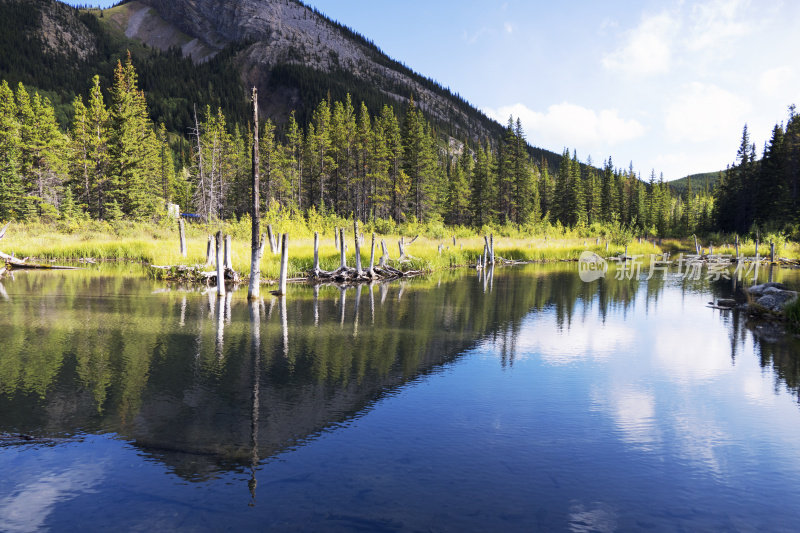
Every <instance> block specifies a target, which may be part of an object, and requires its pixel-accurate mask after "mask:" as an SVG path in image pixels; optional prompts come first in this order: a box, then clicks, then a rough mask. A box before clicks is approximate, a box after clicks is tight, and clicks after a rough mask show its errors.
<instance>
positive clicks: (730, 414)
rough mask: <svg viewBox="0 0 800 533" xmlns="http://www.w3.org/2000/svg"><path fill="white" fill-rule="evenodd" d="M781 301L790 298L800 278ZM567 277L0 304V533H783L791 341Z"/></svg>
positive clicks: (39, 288)
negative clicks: (255, 295)
mask: <svg viewBox="0 0 800 533" xmlns="http://www.w3.org/2000/svg"><path fill="white" fill-rule="evenodd" d="M776 277H777V280H778V281H780V280H784V281H786V282H788V283H790V284H793V285H795V286H797V285H799V284H800V283H798V281H800V280H799V279H798V271H778V272H777V273H776ZM732 290H733V287H732V284H731V282H729V281H725V280H720V281H717V282H715V281H708V280H706V279H701V280H687V279H684V278H681V277H679V276H677V275H675V274H670V273H667V274H661V273H659V274H657V275H656V276H654V277H653V278H652V279H650V280H645V279H643V277H642V278H640V279H636V278H634V279H630V280H629V279H623V280H615V279H613V277H612V276H608V277H607V278H606V279H601V280H598V281H594V282H591V283H583V282H581V281H580V279H579V277H578V273H577V267H576V266H575V264H574V263H573V264H567V265H556V266H535V265H531V266H526V267H514V268H498V269H496V270H495V271H494V273H493V276H491V277H490V276H482V275H481V274H480V273H476V272H475V271H474V270H463V271H459V272H454V273H446V274H442V275H436V276H433V277H430V278H427V279H414V280H409V281H406V282H401V283H396V282H395V283H392V284H375V285H373V286H372V287H369V286H364V287H361V288H349V289H347V290H342V289H339V288H337V287H321V288H318V289H313V288H311V287H307V286H293V287H290V291H289V295H288V298H286V299H284V300H281V299H278V298H273V297H271V296H269V295H267V296H266V297H265V298H264V299H263V300H261V301H259V302H258V303H257V304H255V305H250V304H248V303H247V301H246V292H244V291H238V292H235V293H234V294H232V295H231V296H229V297H228V298H227V299H225V298H223V299H221V300H218V299H217V297H216V296H215V295H214V294H213V293H212V294H204V293H202V292H197V291H188V290H181V288H180V287H178V286H169V285H166V284H164V283H160V282H155V281H152V280H147V279H143V278H141V277H139V276H135V275H126V274H121V273H113V274H107V273H103V272H92V271H80V272H61V273H58V272H51V273H45V272H38V273H37V272H18V273H16V274H15V275H14V277H13V279H10V278H8V277H6V278H5V279H3V280H2V285H0V472H1V474H0V530H2V531H39V530H53V531H62V530H109V529H121V530H150V531H161V530H191V531H197V530H212V531H220V530H277V531H281V530H291V531H296V530H308V531H339V530H341V531H353V530H356V531H398V530H399V531H406V530H412V531H416V530H425V531H474V530H479V531H532V530H548V531H551V530H565V531H601V532H603V531H630V530H652V531H672V530H683V531H687V530H688V531H700V530H704V531H709V530H733V531H751V530H754V529H758V530H763V531H797V524H798V523H800V505H798V502H800V408H799V407H798V390H799V387H800V341H798V339H797V338H788V339H787V338H782V337H774V336H770V335H769V334H767V335H765V334H763V333H759V332H760V331H761V330H759V329H757V328H754V327H753V325H752V324H747V323H746V320H745V317H744V316H740V315H738V314H736V313H733V312H728V311H719V310H713V309H710V308H708V307H706V304H707V302H709V301H710V300H712V299H714V298H716V297H724V296H728V295H730V294H731V292H732Z"/></svg>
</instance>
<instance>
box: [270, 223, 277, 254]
mask: <svg viewBox="0 0 800 533" xmlns="http://www.w3.org/2000/svg"><path fill="white" fill-rule="evenodd" d="M267 238H268V239H269V249H270V251H271V252H272V254H273V255H275V254H277V253H278V241H277V239H276V238H275V234H274V233H272V224H267Z"/></svg>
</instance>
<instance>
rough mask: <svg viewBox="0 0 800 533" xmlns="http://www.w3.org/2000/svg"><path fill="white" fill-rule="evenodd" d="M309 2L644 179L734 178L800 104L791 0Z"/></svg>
mask: <svg viewBox="0 0 800 533" xmlns="http://www.w3.org/2000/svg"><path fill="white" fill-rule="evenodd" d="M79 3H80V2H79ZM106 3H110V2H106ZM306 3H307V4H309V5H312V6H314V7H316V8H317V9H318V10H320V11H321V12H323V13H325V14H326V15H328V16H329V17H331V18H333V19H336V20H338V21H339V22H342V23H343V24H346V25H348V26H350V27H351V28H353V29H355V30H356V31H358V32H359V33H361V34H363V35H364V36H366V37H367V38H369V39H371V40H373V41H374V42H375V43H376V44H377V45H378V46H379V47H380V48H381V49H383V51H384V52H386V53H387V54H389V55H390V56H392V57H393V58H395V59H397V60H399V61H402V62H403V63H405V64H406V65H408V66H410V67H411V68H413V69H414V70H416V71H418V72H420V73H421V74H423V75H425V76H428V77H431V78H433V79H435V80H437V81H439V82H440V83H441V84H442V85H444V86H447V87H450V89H451V90H453V91H454V92H458V93H459V94H461V95H462V96H463V97H465V98H466V99H467V100H469V101H470V102H471V103H472V104H474V105H475V106H476V107H478V108H480V109H482V110H483V111H484V112H486V113H487V114H488V115H489V116H492V117H494V118H496V119H497V120H499V121H500V122H501V123H505V122H506V120H507V119H508V116H509V115H510V114H513V115H514V116H515V117H520V118H521V119H522V123H523V127H524V128H525V131H526V133H527V137H528V140H529V142H530V143H531V144H533V145H536V146H541V147H544V148H547V149H550V150H553V151H556V152H561V151H562V150H563V148H564V147H565V146H567V147H569V148H570V149H576V150H577V152H578V157H579V158H580V159H581V160H586V158H587V157H588V156H591V158H592V160H593V161H594V162H595V163H599V162H600V161H602V160H604V159H606V158H607V157H608V156H611V157H612V158H613V160H614V163H615V165H617V166H623V167H627V166H628V164H629V162H630V161H633V164H634V167H635V169H636V170H637V171H639V172H641V173H642V174H643V175H644V176H645V177H646V176H647V175H649V173H650V170H651V169H655V171H656V173H659V172H663V173H664V177H665V178H666V179H674V178H679V177H682V176H684V175H686V174H688V173H694V172H705V171H714V170H720V169H724V168H725V166H726V165H727V164H728V163H731V162H732V161H733V159H734V156H735V153H736V148H737V145H738V142H739V139H740V137H741V130H742V126H743V125H744V123H745V122H746V123H748V125H749V128H750V131H751V139H752V140H753V141H754V142H755V143H756V146H757V147H758V150H759V153H760V152H761V149H762V147H763V144H764V142H765V141H766V140H767V139H768V138H769V135H770V132H771V129H772V126H773V125H774V124H775V123H776V122H779V121H782V120H784V119H785V117H786V116H787V107H788V105H789V104H791V103H796V104H798V105H800V62H798V61H797V59H796V57H797V56H796V53H797V50H800V31H797V27H796V21H798V20H800V2H795V1H793V0H786V1H776V2H756V1H749V0H705V1H697V2H690V1H685V0H672V1H654V0H643V1H640V2H637V3H631V2H623V1H610V2H595V1H588V0H587V1H574V2H569V3H564V2H530V1H511V0H509V1H507V2H491V1H485V0H484V1H472V0H467V1H460V2H433V1H430V0H428V1H420V0H405V1H404V2H402V3H388V2H376V1H374V0H313V1H308V2H306ZM793 21H794V25H793Z"/></svg>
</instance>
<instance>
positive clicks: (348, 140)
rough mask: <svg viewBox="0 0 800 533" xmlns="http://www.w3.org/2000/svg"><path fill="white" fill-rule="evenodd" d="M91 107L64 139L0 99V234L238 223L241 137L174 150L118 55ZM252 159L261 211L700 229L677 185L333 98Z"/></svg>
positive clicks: (35, 103) (243, 186)
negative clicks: (36, 224) (187, 221)
mask: <svg viewBox="0 0 800 533" xmlns="http://www.w3.org/2000/svg"><path fill="white" fill-rule="evenodd" d="M107 94H108V96H106V89H105V88H104V87H102V84H101V81H100V78H99V77H98V76H95V77H94V79H93V83H92V86H91V87H90V88H89V91H88V94H87V95H86V96H78V97H76V98H75V100H74V102H73V116H74V118H73V120H72V123H71V124H70V125H69V128H68V130H67V131H66V132H64V131H62V129H61V128H60V127H59V124H58V123H57V121H56V119H55V114H54V112H53V106H52V105H51V104H50V102H49V100H48V99H47V98H43V97H41V96H40V95H39V94H38V93H33V94H30V93H29V92H28V91H27V90H26V89H25V87H24V86H23V85H22V84H18V86H17V87H16V88H15V89H12V88H11V87H9V85H8V84H7V83H5V82H3V83H2V84H0V126H2V129H1V131H0V158H1V159H0V219H25V220H34V219H37V218H45V219H56V218H61V219H81V218H94V219H103V220H115V219H119V218H120V217H130V218H138V219H146V218H152V217H154V216H159V215H160V214H161V213H163V211H164V208H165V207H164V206H165V204H166V203H167V202H172V203H177V204H179V205H180V207H181V209H182V210H183V211H190V212H196V213H198V214H199V215H200V216H201V217H202V218H203V219H204V220H206V221H210V220H215V219H229V218H232V217H239V216H242V215H244V214H245V213H247V212H248V210H249V208H248V206H249V181H250V172H251V168H250V164H251V163H250V145H251V142H252V141H251V139H252V132H251V131H249V129H248V125H247V124H239V123H238V122H234V123H233V124H232V123H231V122H230V121H229V120H228V118H227V117H226V116H225V115H224V113H223V111H222V110H221V108H217V109H216V110H215V109H212V108H211V107H210V106H206V107H205V108H200V109H199V110H197V111H196V113H195V115H196V116H195V117H192V119H193V121H195V120H196V122H195V128H193V130H192V131H191V132H190V133H189V134H188V135H187V136H184V135H179V134H176V133H174V132H170V131H168V129H167V128H166V126H165V124H163V123H162V124H160V125H158V126H156V125H155V124H153V122H152V120H151V118H150V112H149V110H148V105H147V100H146V99H145V95H144V93H143V92H142V91H141V90H140V89H139V85H138V78H137V72H136V71H135V69H134V67H133V64H132V61H131V58H130V55H129V56H128V58H127V60H126V61H125V62H121V61H120V62H118V63H117V66H116V68H115V71H114V76H113V84H112V86H111V87H110V89H108V91H107ZM260 143H261V145H260V150H261V164H262V168H261V176H262V181H263V183H264V186H263V187H262V191H263V198H262V202H263V204H264V207H265V208H277V209H291V210H297V211H299V212H303V213H317V214H323V215H324V214H337V215H343V216H355V217H357V218H359V219H360V220H363V221H377V220H389V221H394V222H404V221H408V220H418V221H431V220H438V221H441V222H444V223H447V224H451V225H462V226H472V227H476V228H481V227H484V226H487V225H490V226H497V225H514V226H516V227H518V228H525V227H533V226H534V225H536V224H539V223H542V222H543V221H546V222H548V223H555V224H561V225H563V226H570V227H587V228H591V227H593V226H594V227H595V229H598V228H599V227H601V226H604V225H605V226H608V225H611V226H614V227H618V228H619V227H626V228H629V229H632V230H633V229H635V230H637V231H641V232H646V233H650V234H652V235H662V236H669V235H685V234H691V233H693V232H696V231H706V230H709V229H711V208H712V203H711V201H710V197H709V196H708V195H706V194H702V191H693V189H692V187H691V185H690V186H689V187H688V189H687V191H686V192H685V193H684V194H683V195H681V196H677V195H675V194H673V192H672V191H671V190H670V189H669V187H668V186H667V185H666V184H665V183H664V182H663V179H660V180H658V181H656V179H655V172H651V175H650V180H649V181H648V182H645V181H643V180H642V179H641V178H640V176H639V174H637V173H636V171H635V170H634V169H633V166H632V165H631V166H630V167H629V168H628V169H626V170H622V169H619V168H615V167H614V165H613V164H612V161H611V159H610V158H609V159H608V161H605V162H603V167H602V168H600V169H598V168H595V167H593V166H592V165H591V162H588V163H587V164H583V163H581V162H579V160H578V157H577V154H576V153H572V154H570V152H569V151H568V150H566V149H565V150H564V152H563V155H562V157H561V161H560V163H559V165H558V166H557V167H556V168H553V169H551V168H549V165H548V164H547V163H546V161H542V162H537V161H534V160H533V159H532V158H531V156H530V151H529V150H530V146H529V145H528V143H527V140H526V138H525V132H524V131H523V129H522V125H521V122H520V120H519V119H517V120H516V121H515V120H514V119H513V117H510V118H509V120H508V124H507V126H506V127H505V128H504V130H503V135H502V136H501V137H500V138H497V139H485V140H483V141H482V142H473V141H470V140H467V139H464V140H458V139H455V138H453V137H450V136H447V135H443V134H441V132H439V131H438V130H437V127H436V126H435V125H433V124H432V123H431V122H429V121H428V120H427V119H426V117H425V116H424V114H423V112H422V110H421V109H420V107H418V106H417V105H416V103H415V102H414V100H413V98H411V99H410V100H409V102H408V104H407V105H406V106H405V108H404V109H403V110H402V111H401V112H399V113H398V112H396V111H395V109H394V108H393V107H390V106H389V105H384V106H383V108H382V109H381V110H380V112H379V113H377V114H373V113H370V111H369V109H368V107H367V105H366V104H365V103H363V102H361V103H360V104H355V103H354V102H352V101H351V99H350V97H349V95H346V96H345V98H344V100H342V101H333V100H331V99H329V98H326V99H323V100H322V101H321V102H320V103H319V104H318V105H317V107H316V108H315V109H314V110H313V112H312V113H311V118H310V120H309V121H308V123H307V124H301V123H299V122H298V121H297V120H296V119H295V115H294V113H291V114H290V115H289V119H288V121H287V122H286V123H285V124H280V125H276V124H274V123H273V122H272V121H271V120H266V121H264V123H263V131H262V132H261V134H260Z"/></svg>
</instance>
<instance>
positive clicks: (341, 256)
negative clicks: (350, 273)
mask: <svg viewBox="0 0 800 533" xmlns="http://www.w3.org/2000/svg"><path fill="white" fill-rule="evenodd" d="M339 270H342V271H344V270H347V258H346V257H345V255H344V228H340V229H339Z"/></svg>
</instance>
